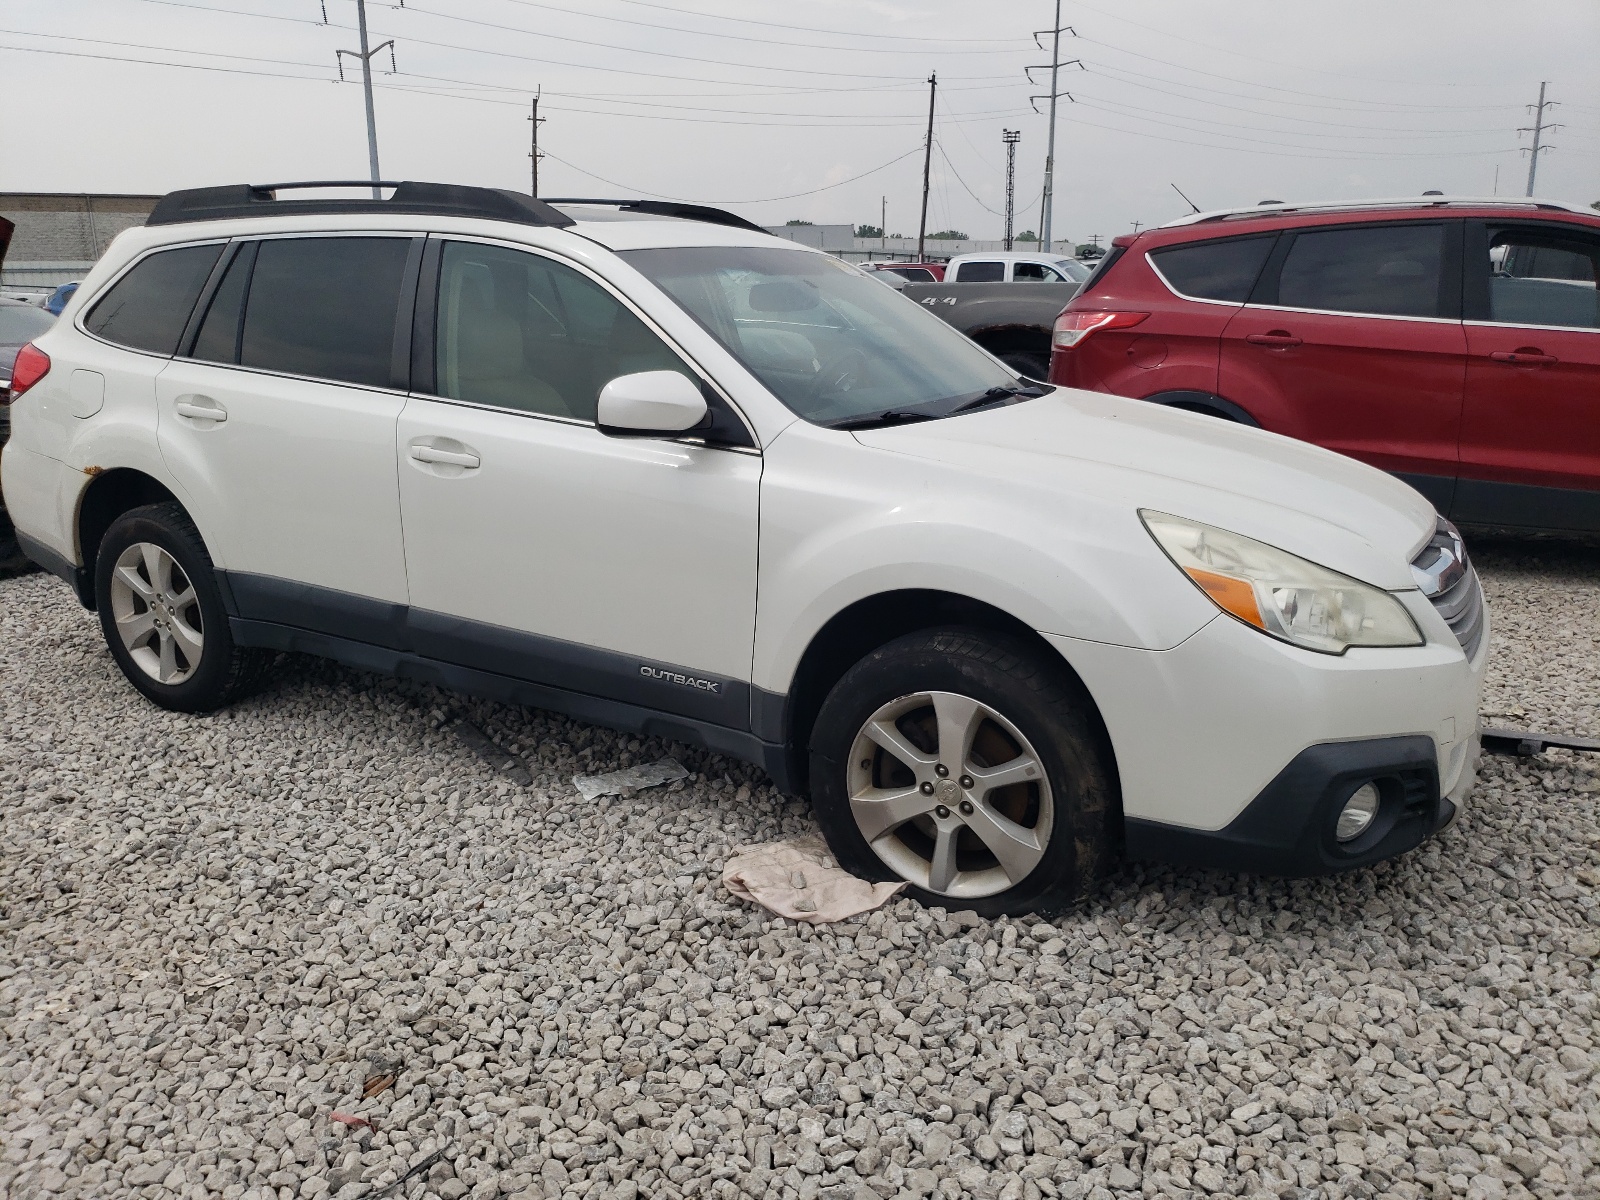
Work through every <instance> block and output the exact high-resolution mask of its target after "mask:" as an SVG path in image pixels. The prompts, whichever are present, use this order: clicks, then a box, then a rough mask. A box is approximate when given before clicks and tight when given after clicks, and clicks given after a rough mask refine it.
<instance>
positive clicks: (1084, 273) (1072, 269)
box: [1056, 258, 1089, 283]
mask: <svg viewBox="0 0 1600 1200" xmlns="http://www.w3.org/2000/svg"><path fill="white" fill-rule="evenodd" d="M1056 269H1057V270H1059V271H1060V272H1061V273H1062V274H1063V275H1065V276H1066V277H1067V278H1068V279H1070V280H1071V281H1072V282H1073V283H1082V282H1083V281H1084V280H1085V279H1087V278H1089V268H1088V267H1086V266H1084V265H1083V264H1082V263H1081V262H1079V261H1078V260H1077V259H1075V258H1058V259H1056Z"/></svg>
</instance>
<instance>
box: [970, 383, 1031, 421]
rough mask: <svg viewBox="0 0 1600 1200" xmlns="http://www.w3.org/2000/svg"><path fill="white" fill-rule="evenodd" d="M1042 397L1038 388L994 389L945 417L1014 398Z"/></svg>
mask: <svg viewBox="0 0 1600 1200" xmlns="http://www.w3.org/2000/svg"><path fill="white" fill-rule="evenodd" d="M1042 395H1044V391H1043V390H1042V389H1040V388H1037V387H1015V386H1012V387H992V388H990V389H989V390H988V391H987V392H985V393H984V394H983V395H981V396H974V397H973V398H972V399H971V400H968V401H966V402H964V403H962V404H958V405H956V406H955V407H954V408H952V409H951V410H950V411H949V412H947V413H945V416H947V417H953V416H955V415H956V414H957V413H964V412H971V411H972V410H973V409H975V408H985V407H987V406H988V405H991V404H999V403H1001V402H1002V401H1005V400H1010V399H1013V398H1026V399H1029V400H1034V399H1037V398H1038V397H1040V396H1042Z"/></svg>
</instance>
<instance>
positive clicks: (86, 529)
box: [77, 467, 181, 610]
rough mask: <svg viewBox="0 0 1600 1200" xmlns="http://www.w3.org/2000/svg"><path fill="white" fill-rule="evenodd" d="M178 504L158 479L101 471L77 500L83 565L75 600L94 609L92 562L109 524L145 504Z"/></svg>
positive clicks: (125, 469)
mask: <svg viewBox="0 0 1600 1200" xmlns="http://www.w3.org/2000/svg"><path fill="white" fill-rule="evenodd" d="M163 503H174V504H181V502H180V501H179V500H178V498H177V497H176V496H174V495H173V494H172V491H171V489H169V488H168V487H167V486H166V485H165V484H163V483H162V482H161V481H160V480H158V479H155V478H154V477H152V476H150V475H146V474H145V473H144V472H143V471H137V470H134V469H132V468H129V467H118V468H116V469H114V470H110V471H103V472H101V473H100V474H98V475H96V476H95V477H94V478H93V479H92V480H90V481H89V486H88V487H86V488H85V489H84V491H83V496H82V497H81V498H80V499H79V501H78V520H77V535H78V553H79V556H80V557H81V558H82V560H83V566H82V568H81V569H80V570H79V571H78V578H77V589H78V599H79V601H80V602H81V603H82V604H83V606H84V607H85V608H87V609H90V610H93V609H94V607H95V596H94V573H95V560H96V558H97V557H98V556H99V553H100V542H101V540H102V539H104V537H105V535H106V530H108V529H110V528H111V526H112V523H113V522H115V521H116V519H117V518H118V517H120V516H121V515H122V514H123V513H125V512H127V511H129V510H130V509H135V508H142V507H144V506H145V505H147V504H163Z"/></svg>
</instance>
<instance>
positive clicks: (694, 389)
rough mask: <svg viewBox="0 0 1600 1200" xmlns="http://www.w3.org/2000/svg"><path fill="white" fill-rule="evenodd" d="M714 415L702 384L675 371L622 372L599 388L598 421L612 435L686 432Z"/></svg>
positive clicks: (602, 428) (648, 435)
mask: <svg viewBox="0 0 1600 1200" xmlns="http://www.w3.org/2000/svg"><path fill="white" fill-rule="evenodd" d="M710 415H711V410H710V409H709V408H708V407H707V406H706V398H705V397H704V396H702V395H701V394H700V386H699V385H698V384H697V383H695V382H694V381H693V380H692V379H689V378H687V377H686V376H684V375H680V374H679V373H678V372H676V371H640V372H638V373H637V374H634V375H619V376H617V377H616V378H615V379H613V380H612V381H611V382H610V383H608V384H606V385H605V387H603V388H601V389H600V400H599V403H598V404H597V406H596V422H595V423H596V424H597V425H598V426H599V427H600V432H601V433H607V434H611V435H612V436H613V437H652V436H661V435H665V436H671V435H672V434H677V433H687V432H688V431H689V430H691V429H694V428H695V427H696V426H698V425H701V424H703V423H704V422H705V420H706V418H707V417H708V416H710Z"/></svg>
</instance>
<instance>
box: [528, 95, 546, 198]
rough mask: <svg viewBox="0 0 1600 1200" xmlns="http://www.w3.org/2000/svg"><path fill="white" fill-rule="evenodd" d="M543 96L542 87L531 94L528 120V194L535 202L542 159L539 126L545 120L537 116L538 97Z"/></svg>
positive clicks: (537, 194) (537, 195) (537, 196)
mask: <svg viewBox="0 0 1600 1200" xmlns="http://www.w3.org/2000/svg"><path fill="white" fill-rule="evenodd" d="M543 94H544V87H543V85H541V86H540V88H539V90H538V91H536V92H534V94H533V115H532V116H530V117H529V118H528V120H530V121H532V122H533V151H532V153H530V154H529V155H528V157H529V158H531V159H532V160H533V191H532V192H531V193H529V194H530V195H532V196H533V198H534V199H535V200H537V199H538V198H539V160H540V159H541V158H543V157H544V155H543V154H541V153H540V151H539V126H541V125H543V124H544V123H545V120H546V118H544V117H541V116H540V115H539V97H540V96H541V95H543Z"/></svg>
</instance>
